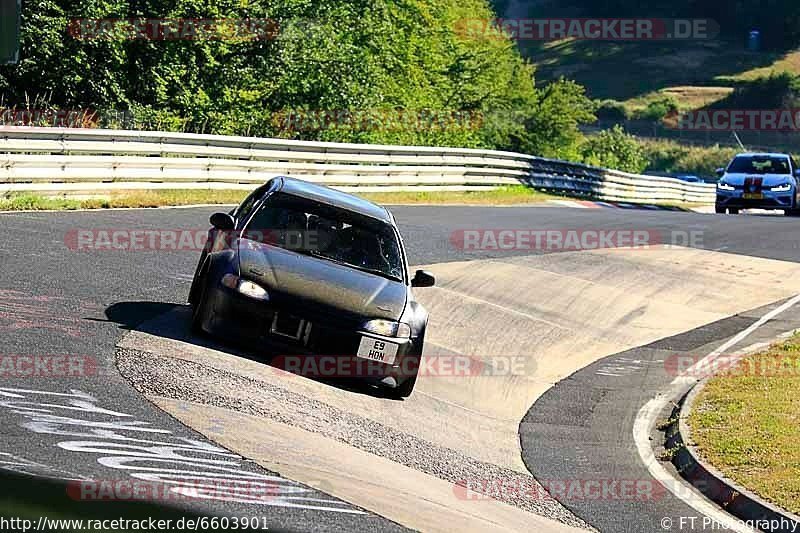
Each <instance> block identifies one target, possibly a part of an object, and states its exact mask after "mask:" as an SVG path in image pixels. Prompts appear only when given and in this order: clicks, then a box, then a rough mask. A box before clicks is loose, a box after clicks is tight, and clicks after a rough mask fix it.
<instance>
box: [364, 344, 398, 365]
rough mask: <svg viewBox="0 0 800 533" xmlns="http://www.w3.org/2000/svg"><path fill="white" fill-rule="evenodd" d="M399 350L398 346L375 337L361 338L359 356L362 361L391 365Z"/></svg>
mask: <svg viewBox="0 0 800 533" xmlns="http://www.w3.org/2000/svg"><path fill="white" fill-rule="evenodd" d="M397 348H398V345H397V344H395V343H393V342H386V341H385V340H381V339H376V338H374V337H361V344H359V345H358V354H357V355H358V357H360V358H362V359H369V360H370V361H378V362H380V363H386V364H387V365H391V364H393V363H394V360H395V359H396V358H397Z"/></svg>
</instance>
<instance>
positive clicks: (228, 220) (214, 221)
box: [208, 213, 236, 231]
mask: <svg viewBox="0 0 800 533" xmlns="http://www.w3.org/2000/svg"><path fill="white" fill-rule="evenodd" d="M208 221H209V222H211V225H212V226H214V227H215V228H217V229H218V230H222V231H230V230H232V229H234V228H235V227H236V221H235V220H234V219H233V217H232V216H231V215H229V214H228V213H214V214H213V215H211V218H209V219H208Z"/></svg>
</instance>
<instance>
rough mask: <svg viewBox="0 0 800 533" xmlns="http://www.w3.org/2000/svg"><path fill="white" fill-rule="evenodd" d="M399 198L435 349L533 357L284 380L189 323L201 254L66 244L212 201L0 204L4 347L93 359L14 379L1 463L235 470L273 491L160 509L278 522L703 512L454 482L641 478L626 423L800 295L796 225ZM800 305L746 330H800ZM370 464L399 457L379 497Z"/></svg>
mask: <svg viewBox="0 0 800 533" xmlns="http://www.w3.org/2000/svg"><path fill="white" fill-rule="evenodd" d="M392 210H393V212H394V214H395V216H396V218H397V219H398V222H399V225H400V228H401V231H402V233H403V238H404V240H405V243H406V247H407V249H408V253H409V262H410V264H411V265H425V266H430V268H431V269H432V270H434V273H435V274H437V275H439V276H440V279H441V281H442V283H441V284H440V287H439V288H437V289H430V292H428V293H427V295H423V292H422V291H424V290H425V289H420V290H419V291H420V292H419V294H420V296H421V298H423V299H426V301H425V303H426V306H428V308H429V310H430V311H431V315H432V318H431V320H432V328H434V331H435V332H436V334H435V336H434V338H433V340H432V341H431V347H432V348H431V349H432V350H440V351H441V352H437V353H470V354H473V355H475V354H481V355H483V356H486V357H487V358H491V356H492V355H494V354H501V355H509V354H512V353H513V354H516V355H518V356H520V357H521V356H525V357H526V358H528V360H529V361H531V362H532V366H531V367H529V368H530V372H531V374H530V375H527V376H523V377H519V376H517V377H516V378H515V379H509V378H508V377H499V378H498V377H493V378H491V379H489V378H487V379H477V378H476V379H470V380H461V381H459V380H458V379H455V378H454V379H449V380H448V379H440V380H435V379H428V380H423V381H422V382H421V384H420V389H419V390H418V391H417V392H415V394H414V395H413V396H412V397H411V398H410V399H409V400H408V401H405V402H395V401H391V400H388V399H385V398H382V397H380V395H373V394H367V393H365V392H364V391H363V390H358V388H355V389H351V388H349V387H340V386H332V385H330V384H325V383H319V382H316V381H315V382H309V381H310V380H305V379H304V378H299V377H296V376H293V377H291V378H290V377H287V376H284V375H282V374H280V373H276V372H274V371H270V367H269V366H268V365H265V364H264V363H263V361H260V360H259V359H258V358H254V357H252V356H251V355H248V354H246V353H239V352H237V351H236V350H234V349H231V348H229V347H225V346H220V345H218V344H216V343H214V342H213V341H210V340H208V339H195V338H192V337H191V336H189V335H188V333H187V332H186V331H185V318H186V314H185V307H182V306H183V305H184V303H185V300H186V295H187V293H188V289H189V283H190V281H191V277H192V275H193V273H194V269H195V266H196V263H197V259H198V256H199V253H198V252H197V251H194V250H188V251H173V250H143V251H104V250H94V251H91V250H82V251H81V250H75V249H74V248H75V246H74V245H75V241H74V239H75V237H74V235H75V232H76V231H78V230H98V229H107V230H112V229H120V230H133V229H150V230H184V229H186V230H196V231H204V230H205V229H206V228H207V226H208V224H207V220H208V216H209V215H210V214H211V213H212V212H213V211H214V209H212V208H189V209H159V210H116V211H92V212H58V213H0V228H2V230H3V238H4V242H3V245H2V246H0V264H2V265H3V275H2V278H0V279H1V280H2V281H0V338H2V347H1V348H0V354H2V355H4V356H6V357H7V356H45V355H64V356H69V357H71V358H73V359H75V358H77V359H79V360H80V361H81V362H82V365H83V366H82V367H81V369H82V372H79V373H78V374H80V375H74V376H62V375H57V376H37V377H19V378H8V377H3V378H2V381H0V401H2V407H1V408H0V417H2V424H3V428H4V430H3V447H2V449H0V467H2V468H3V469H4V470H6V471H8V472H11V473H14V474H24V475H25V476H33V477H36V478H46V479H57V480H61V481H60V483H61V484H63V485H64V497H65V498H67V494H68V493H69V494H71V495H73V496H74V494H73V492H70V491H69V487H70V486H71V485H70V483H75V482H77V481H79V480H89V479H94V480H127V479H132V478H136V479H151V478H153V477H155V478H158V479H161V480H162V481H163V480H165V479H167V478H169V476H170V475H176V476H177V475H178V473H180V472H183V474H184V475H186V472H190V473H191V475H196V476H198V477H200V478H205V479H207V478H208V477H212V478H213V477H214V476H218V477H219V478H223V477H224V479H226V480H230V479H235V480H239V481H241V482H242V483H246V484H247V486H248V487H249V488H250V489H252V488H253V487H254V486H258V487H262V488H264V489H265V490H267V491H270V492H269V493H270V495H271V497H270V498H267V499H264V498H260V499H258V501H254V500H251V499H250V498H248V497H246V496H245V495H243V494H242V493H241V492H237V491H235V490H234V491H232V492H231V494H229V495H227V497H223V498H216V499H201V498H189V497H187V498H183V499H176V500H175V501H171V502H169V506H170V507H172V508H175V509H177V510H178V511H179V512H183V511H184V510H185V511H186V512H193V513H203V514H213V515H217V516H239V517H245V516H247V517H263V520H264V522H263V524H262V525H264V526H268V527H270V528H271V529H276V530H301V531H309V530H313V531H316V530H327V531H331V530H337V531H339V530H348V531H349V530H353V531H361V530H364V531H366V530H379V531H393V530H401V529H405V528H406V527H408V528H411V529H423V530H436V529H439V530H447V529H448V526H450V527H453V525H454V524H458V525H459V528H467V529H474V530H479V529H480V530H486V529H491V528H496V529H497V530H500V529H526V528H525V527H524V526H525V524H528V525H529V526H531V525H533V524H535V525H536V526H537V527H538V529H539V530H544V529H556V528H557V526H558V527H559V528H561V527H563V530H568V529H587V528H588V529H597V530H600V531H658V530H660V527H659V524H660V523H661V522H660V520H661V519H663V518H664V517H671V518H672V519H674V520H675V522H674V523H675V524H677V523H678V520H679V519H680V517H681V516H684V517H686V516H696V515H697V512H696V511H694V510H693V509H692V508H690V507H689V506H688V505H687V504H685V503H684V502H683V501H681V500H680V499H678V498H676V497H674V496H673V495H672V494H669V493H666V494H660V495H659V497H657V498H651V499H648V500H646V501H638V500H631V499H614V498H605V499H600V500H587V499H581V498H574V497H570V496H569V495H566V494H564V495H559V494H556V495H554V496H555V500H552V499H549V498H544V497H542V496H541V495H539V496H536V497H534V498H531V499H529V500H526V498H525V496H524V495H523V496H520V495H519V494H517V495H513V494H512V495H510V496H509V495H508V494H505V495H504V494H499V495H494V496H497V498H498V499H499V500H500V502H499V503H498V502H495V501H494V500H492V501H489V502H487V501H486V500H485V499H480V498H478V499H475V500H474V501H472V500H470V498H464V497H459V491H458V489H457V488H455V487H458V482H459V481H463V480H464V479H465V478H466V479H467V480H469V476H473V475H477V474H476V473H480V472H483V473H485V474H486V475H487V476H490V477H492V478H494V479H499V478H504V479H513V480H522V482H525V480H526V479H528V477H529V474H528V472H530V473H531V474H533V476H534V477H535V478H536V479H538V480H539V481H544V480H562V481H563V480H590V479H592V480H597V479H632V480H647V479H649V474H648V470H647V468H646V467H645V465H644V464H643V463H642V461H641V459H640V458H639V455H638V453H637V450H636V447H635V445H634V439H633V424H634V419H635V417H636V415H637V413H638V411H639V409H640V408H641V407H642V406H643V405H644V404H645V403H646V402H647V401H648V400H649V399H651V398H652V397H653V396H654V395H655V393H656V392H657V391H658V390H660V389H662V388H664V387H665V386H666V385H668V384H669V382H670V381H671V380H672V378H673V377H674V376H672V375H670V373H669V371H668V369H667V367H666V366H665V363H664V361H665V360H668V359H669V358H670V356H673V355H675V354H685V353H692V354H696V355H704V354H706V353H709V352H710V351H712V350H713V349H714V348H715V347H717V346H718V345H720V344H721V343H722V342H724V341H725V340H727V339H728V338H730V337H732V336H733V335H735V334H736V333H737V332H739V331H741V330H742V329H744V328H746V327H747V326H748V325H750V324H751V323H753V322H755V321H756V320H757V319H758V318H759V317H761V316H762V315H763V314H764V313H766V312H767V311H768V310H769V309H771V308H773V307H774V306H775V305H776V304H778V303H779V302H782V301H785V300H786V299H788V298H789V297H791V296H793V295H795V294H797V293H800V267H798V266H797V265H796V264H795V263H797V261H798V257H800V250H798V245H799V244H798V243H800V239H799V238H798V227H799V226H798V225H799V224H800V221H799V220H798V219H794V218H784V217H775V216H716V215H705V214H696V213H683V212H671V211H647V210H641V211H638V210H604V209H586V210H582V209H569V208H560V207H504V208H490V207H441V206H436V207H423V206H420V207H404V206H397V207H394V208H393V209H392ZM465 229H485V230H492V229H494V230H501V229H536V230H547V229H551V230H564V229H577V230H606V231H607V230H630V229H634V230H645V231H647V232H648V234H649V235H651V236H652V238H653V239H654V241H656V242H654V243H652V244H665V245H671V246H661V247H658V249H657V250H651V251H627V252H623V251H614V250H612V251H603V250H599V251H567V252H563V253H544V252H543V251H541V250H528V251H523V252H520V251H516V250H480V251H473V250H464V249H462V248H460V247H459V246H458V245H456V244H454V239H453V236H454V234H458V232H459V231H461V230H465ZM765 280H767V281H769V283H766V282H765ZM763 287H769V288H768V289H763ZM796 315H797V314H796V312H793V311H789V312H787V313H785V314H784V315H782V316H781V317H780V319H779V320H776V321H773V322H770V323H769V324H768V325H767V326H765V327H764V328H762V329H760V330H759V331H758V333H757V334H756V335H754V336H753V337H752V338H750V339H748V341H747V343H752V342H756V341H759V340H769V339H770V338H772V337H774V336H775V335H776V334H778V333H781V332H785V331H788V330H792V329H794V328H797V327H800V326H799V325H798V323H800V320H798V319H797V317H796ZM430 351H431V350H426V353H430ZM197 391H202V393H198V392H197ZM240 400H241V401H240ZM151 402H153V403H155V404H157V405H158V407H156V406H155V405H153V403H151ZM286 406H290V407H291V409H289V408H288V407H286ZM309 406H312V407H309ZM320 413H324V416H321V415H320ZM181 422H183V423H181ZM259 424H264V425H263V426H260V425H259ZM254 428H258V431H256V430H255V429H254ZM248 429H250V430H251V434H248V433H247V431H248ZM652 438H653V446H654V448H657V446H658V444H659V443H658V438H659V437H658V435H657V434H654V435H652ZM256 442H257V443H258V446H257V447H256V446H255V445H254V443H256ZM392 443H396V444H394V446H397V447H407V449H408V450H410V451H409V453H407V454H405V455H404V454H403V453H398V450H397V449H396V448H393V444H392ZM328 457H332V458H338V460H339V461H341V464H333V462H334V461H333V459H331V461H328V459H327V458H328ZM314 458H317V459H318V458H324V459H325V461H324V462H325V463H326V464H327V468H324V467H325V466H326V465H325V464H317V463H314ZM318 463H319V461H318ZM359 469H362V470H363V471H364V473H363V476H369V477H370V478H371V479H380V478H381V477H382V476H385V479H381V481H380V483H378V482H377V481H376V484H375V491H374V492H373V493H372V494H369V492H370V491H369V490H364V489H363V487H364V486H365V485H364V479H362V478H360V477H359ZM6 482H7V483H9V481H6ZM359 489H361V490H359ZM393 490H396V491H397V493H398V494H400V495H399V496H397V497H396V498H393ZM448 497H449V498H450V499H449V500H447V498H448ZM265 502H266V503H265ZM91 505H102V504H99V503H97V502H95V503H92V502H81V501H79V500H78V501H75V502H74V508H75V509H77V510H78V511H79V512H80V509H82V506H91ZM487 517H488V518H487ZM480 520H485V522H480ZM459 521H460V522H459ZM478 524H480V525H478ZM470 525H472V526H473V527H470ZM684 529H688V528H684ZM528 530H531V529H530V527H529V528H528ZM673 530H679V528H678V527H675V528H674V529H673Z"/></svg>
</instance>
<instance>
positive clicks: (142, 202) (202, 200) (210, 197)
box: [0, 185, 558, 211]
mask: <svg viewBox="0 0 800 533" xmlns="http://www.w3.org/2000/svg"><path fill="white" fill-rule="evenodd" d="M247 194H248V191H237V190H163V191H142V192H139V191H130V192H124V191H123V192H119V193H115V194H112V195H110V196H108V197H106V198H89V199H71V198H61V197H44V196H37V195H30V194H23V195H16V196H9V197H6V198H0V211H43V210H57V211H68V210H75V209H109V208H122V207H136V208H142V207H165V206H181V205H196V204H238V203H240V202H241V201H242V200H243V199H244V197H245V196H246V195H247ZM358 195H359V196H362V197H364V198H367V199H368V200H371V201H373V202H376V203H379V204H464V205H516V204H533V203H540V202H544V201H546V200H548V199H550V198H558V197H557V196H553V195H550V194H547V193H543V192H541V191H536V190H534V189H531V188H529V187H524V186H522V185H520V186H511V187H501V188H497V189H494V190H487V191H474V192H472V191H469V192H449V191H442V192H379V193H358Z"/></svg>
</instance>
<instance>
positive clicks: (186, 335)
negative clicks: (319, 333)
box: [105, 302, 403, 401]
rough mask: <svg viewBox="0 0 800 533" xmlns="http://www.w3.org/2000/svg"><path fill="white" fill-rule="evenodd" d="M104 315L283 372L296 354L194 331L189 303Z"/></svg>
mask: <svg viewBox="0 0 800 533" xmlns="http://www.w3.org/2000/svg"><path fill="white" fill-rule="evenodd" d="M105 314H106V317H107V318H108V320H109V321H110V322H114V323H117V324H119V326H120V328H122V329H127V330H133V329H136V330H138V331H141V332H144V333H148V334H150V335H154V336H156V337H162V338H166V339H172V340H177V341H181V342H186V343H189V344H193V345H195V346H200V347H202V348H207V349H210V350H215V351H218V352H222V353H225V354H228V355H232V356H235V357H241V358H243V359H248V360H250V361H254V362H257V363H261V364H264V365H268V366H271V367H273V368H277V369H279V370H281V371H284V372H286V370H285V369H284V368H282V367H280V366H279V364H278V363H279V362H280V360H281V357H280V356H285V355H294V354H287V353H283V352H280V353H279V352H274V351H264V352H261V353H256V352H254V351H253V349H252V348H250V347H246V346H243V345H238V344H236V343H235V341H234V342H232V343H231V344H221V343H220V342H218V341H217V340H216V339H212V338H211V337H209V336H208V335H196V334H193V333H192V332H191V331H190V327H189V326H190V318H191V310H190V308H189V306H188V305H176V304H168V303H163V302H119V303H115V304H112V305H110V306H109V307H107V308H106V310H105ZM296 375H298V376H301V377H305V378H307V379H311V380H313V381H317V382H319V383H324V384H326V385H329V386H331V387H336V388H338V389H341V390H345V391H348V392H352V393H355V394H364V395H367V396H372V397H375V398H381V399H386V400H394V401H403V400H402V399H397V398H392V397H391V396H390V395H388V394H387V393H386V391H385V390H383V389H382V388H381V387H378V386H373V385H369V384H367V383H364V382H362V381H359V380H356V379H350V378H329V379H325V378H320V377H313V376H308V375H304V374H302V373H296Z"/></svg>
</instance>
